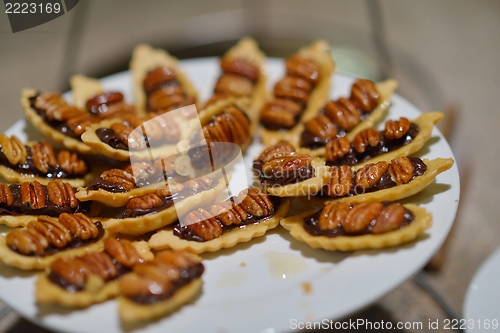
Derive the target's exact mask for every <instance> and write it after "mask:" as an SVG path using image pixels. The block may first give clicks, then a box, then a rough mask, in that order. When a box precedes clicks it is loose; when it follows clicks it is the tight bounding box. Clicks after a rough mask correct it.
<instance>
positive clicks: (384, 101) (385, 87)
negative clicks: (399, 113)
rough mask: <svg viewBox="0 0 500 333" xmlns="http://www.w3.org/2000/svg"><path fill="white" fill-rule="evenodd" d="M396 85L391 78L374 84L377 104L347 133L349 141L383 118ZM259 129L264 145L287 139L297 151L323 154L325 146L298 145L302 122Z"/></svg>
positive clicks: (312, 154)
mask: <svg viewBox="0 0 500 333" xmlns="http://www.w3.org/2000/svg"><path fill="white" fill-rule="evenodd" d="M397 87H398V82H397V81H396V80H393V79H388V80H385V81H382V82H378V83H377V84H376V88H377V91H378V93H379V94H380V99H379V102H378V105H377V106H376V107H375V109H374V110H373V111H372V112H371V113H370V115H369V116H368V117H366V118H365V119H364V120H363V121H362V122H360V123H359V124H357V125H356V126H355V127H354V128H353V129H352V130H350V131H349V132H348V133H347V137H348V138H349V140H350V141H351V140H352V139H354V137H355V136H356V135H357V134H358V133H359V132H361V131H362V130H364V129H365V128H368V127H372V126H374V125H375V124H376V123H377V122H378V121H380V120H381V119H382V118H384V116H385V115H386V113H387V109H388V108H389V105H390V104H391V98H392V95H394V92H395V91H396V89H397ZM323 106H324V104H323V105H321V106H320V107H319V108H318V109H317V110H316V113H315V114H314V115H313V116H315V115H316V114H317V113H318V111H319V110H320V109H321V108H322V107H323ZM260 131H261V135H262V141H263V143H264V145H265V146H270V145H273V144H276V143H278V142H280V141H287V142H290V143H291V144H293V145H294V146H295V147H296V148H297V152H298V153H304V154H310V155H311V156H325V147H321V148H316V149H309V148H302V147H300V137H301V135H302V132H303V131H304V122H301V123H300V124H298V125H297V126H295V127H294V128H292V129H291V130H290V131H280V132H272V131H267V130H265V129H261V130H260Z"/></svg>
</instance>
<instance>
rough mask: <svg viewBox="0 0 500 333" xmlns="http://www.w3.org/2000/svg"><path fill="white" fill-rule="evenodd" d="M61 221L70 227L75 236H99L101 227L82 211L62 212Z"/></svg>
mask: <svg viewBox="0 0 500 333" xmlns="http://www.w3.org/2000/svg"><path fill="white" fill-rule="evenodd" d="M59 222H60V223H61V224H62V225H64V226H65V227H66V228H68V230H69V232H70V233H71V234H72V235H73V236H75V237H78V238H80V239H81V240H88V239H92V238H96V237H97V236H99V229H98V228H97V226H96V225H95V224H94V222H92V220H91V219H90V218H89V217H87V216H85V215H84V214H82V213H76V214H68V213H62V214H61V215H59Z"/></svg>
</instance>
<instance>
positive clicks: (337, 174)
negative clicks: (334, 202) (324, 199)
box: [325, 165, 353, 197]
mask: <svg viewBox="0 0 500 333" xmlns="http://www.w3.org/2000/svg"><path fill="white" fill-rule="evenodd" d="M330 174H331V178H330V182H329V183H328V185H327V186H326V188H325V194H326V195H328V196H330V197H343V196H346V195H348V194H349V192H350V191H351V189H352V178H353V172H352V169H351V167H350V166H348V165H341V166H340V167H336V166H332V167H330Z"/></svg>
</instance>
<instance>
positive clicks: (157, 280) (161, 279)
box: [118, 262, 179, 297]
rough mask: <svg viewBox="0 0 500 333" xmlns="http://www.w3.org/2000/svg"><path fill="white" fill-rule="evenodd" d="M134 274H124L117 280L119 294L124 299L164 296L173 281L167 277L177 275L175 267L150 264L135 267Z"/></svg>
mask: <svg viewBox="0 0 500 333" xmlns="http://www.w3.org/2000/svg"><path fill="white" fill-rule="evenodd" d="M134 273H135V274H126V275H124V276H122V277H121V278H120V279H119V280H118V284H119V286H120V293H121V294H122V295H123V296H125V297H132V296H136V295H143V296H154V295H164V294H166V293H168V292H169V290H171V288H172V282H171V281H174V280H175V279H173V278H170V279H169V278H168V277H169V276H172V275H174V274H175V275H177V276H178V275H179V273H178V270H177V269H175V267H164V266H161V265H157V264H155V263H151V262H144V263H142V264H139V265H136V266H135V267H134Z"/></svg>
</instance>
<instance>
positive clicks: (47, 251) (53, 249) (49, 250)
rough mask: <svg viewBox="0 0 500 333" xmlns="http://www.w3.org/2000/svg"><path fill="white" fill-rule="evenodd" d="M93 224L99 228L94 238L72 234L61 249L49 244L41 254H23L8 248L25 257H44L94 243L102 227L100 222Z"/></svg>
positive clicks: (102, 230) (102, 232)
mask: <svg viewBox="0 0 500 333" xmlns="http://www.w3.org/2000/svg"><path fill="white" fill-rule="evenodd" d="M94 224H95V226H96V227H97V229H98V230H99V233H98V235H97V237H94V238H91V239H87V240H82V239H81V238H79V237H76V236H72V240H71V242H69V243H68V244H67V245H66V246H65V247H64V248H62V249H61V248H57V247H53V246H50V245H49V247H47V248H46V249H45V250H44V253H43V254H42V255H37V254H24V253H21V252H19V251H18V249H17V248H16V247H15V246H9V248H10V249H11V250H12V251H15V252H17V253H19V254H21V255H23V256H27V257H45V256H48V255H51V254H54V253H57V252H61V251H66V250H71V249H77V248H79V247H82V246H85V245H89V244H92V243H95V242H97V241H98V240H99V239H101V238H102V236H104V228H103V227H102V223H101V222H95V223H94Z"/></svg>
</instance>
